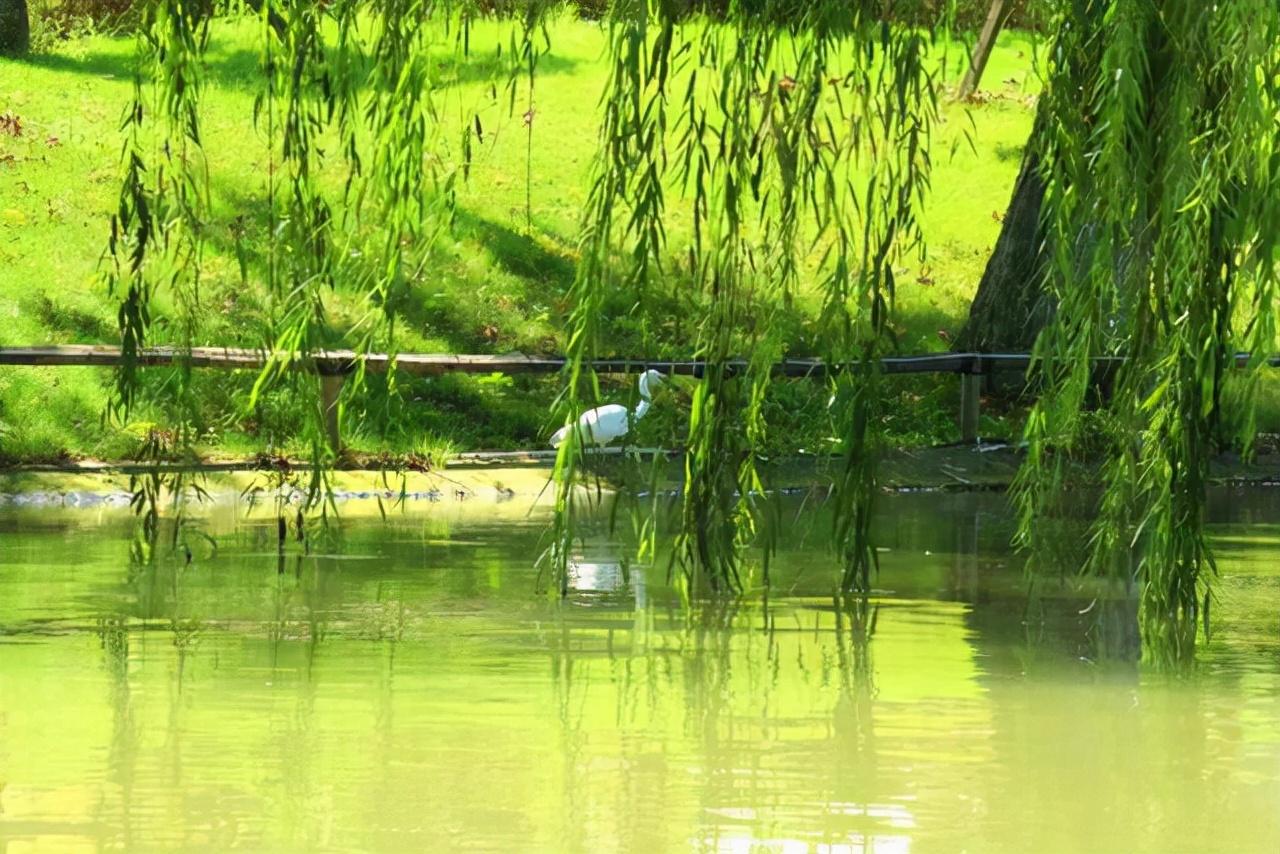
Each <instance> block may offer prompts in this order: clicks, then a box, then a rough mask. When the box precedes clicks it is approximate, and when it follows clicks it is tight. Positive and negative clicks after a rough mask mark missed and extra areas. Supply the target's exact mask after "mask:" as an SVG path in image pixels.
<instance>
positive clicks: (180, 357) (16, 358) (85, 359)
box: [0, 344, 1280, 448]
mask: <svg viewBox="0 0 1280 854" xmlns="http://www.w3.org/2000/svg"><path fill="white" fill-rule="evenodd" d="M271 356H272V354H270V353H268V352H266V351H263V350H246V349H233V348H228V347H193V348H192V349H191V350H190V351H186V350H182V349H180V348H176V347H150V348H147V349H145V350H143V351H142V352H141V353H139V354H138V357H137V362H138V364H141V365H147V366H158V367H163V366H175V365H181V364H190V365H191V367H193V368H215V369H222V370H258V369H260V368H262V367H263V366H265V365H266V364H267V363H268V362H269V361H270V360H271ZM1249 358H1250V356H1249V354H1247V353H1240V354H1237V356H1236V364H1237V366H1239V367H1243V366H1244V365H1246V364H1247V363H1248V361H1249ZM392 359H393V357H392V356H390V355H388V354H385V353H367V354H360V353H357V352H355V351H353V350H324V351H316V352H313V353H310V354H308V355H307V356H305V357H293V358H289V357H286V358H284V359H283V360H282V361H283V363H284V364H285V365H286V366H287V367H288V368H290V369H295V370H305V371H312V372H314V373H316V374H318V375H319V376H320V383H321V392H322V401H323V405H324V408H325V414H326V427H327V430H328V433H329V440H330V442H332V443H333V446H334V447H335V448H337V447H340V444H341V437H340V436H339V433H338V408H337V404H338V396H339V395H340V394H341V392H342V382H343V378H344V377H345V376H346V375H347V374H350V373H352V372H353V371H355V370H356V369H357V367H358V366H360V365H361V364H363V365H364V368H365V370H367V371H372V372H375V373H383V372H385V371H386V370H387V369H388V366H389V365H390V364H391V362H392ZM123 361H124V358H123V356H122V354H121V352H120V348H119V347H114V346H105V345H97V344H94V345H81V344H73V345H63V346H47V347H0V366H5V365H46V366H64V367H72V366H80V367H116V366H118V365H120V364H121V363H122V362H123ZM394 361H395V365H396V369H397V370H399V371H403V372H404V373H407V374H413V375H416V376H438V375H441V374H449V373H463V374H493V373H499V374H554V373H557V372H559V371H560V370H562V369H563V368H564V366H565V360H564V359H562V358H560V357H557V356H525V355H521V354H518V353H517V354H512V355H502V356H474V355H450V354H439V353H400V354H398V355H396V356H395V357H394ZM1121 361H1122V360H1121V359H1119V358H1114V357H1100V358H1097V359H1095V360H1094V366H1095V370H1096V371H1098V372H1100V374H1102V375H1105V374H1107V373H1109V372H1111V371H1113V370H1114V369H1115V368H1116V367H1117V366H1119V364H1120V363H1121ZM1031 362H1032V359H1031V355H1030V354H1029V353H934V354H929V355H923V356H891V357H887V358H884V359H881V360H880V368H881V370H883V371H884V372H885V373H887V374H957V375H959V377H960V415H959V423H960V433H961V436H962V438H963V439H964V440H965V441H972V440H973V439H975V438H977V436H978V418H979V414H980V411H979V406H980V396H981V391H982V378H983V377H984V376H987V375H989V374H994V373H999V372H1007V371H1020V372H1026V370H1027V369H1028V368H1029V367H1030V366H1031ZM1267 364H1269V365H1270V366H1271V367H1280V356H1272V357H1270V358H1268V359H1267ZM747 365H748V363H747V361H746V360H745V359H740V360H732V361H730V362H728V363H726V367H727V368H728V369H729V370H731V371H743V370H746V368H747ZM591 366H592V368H594V369H595V371H596V372H597V373H602V374H636V373H641V372H643V371H647V370H655V371H660V372H661V373H664V374H684V375H687V376H695V377H696V376H701V375H702V374H703V372H704V371H705V370H706V367H707V363H706V362H702V361H665V360H651V359H598V360H595V361H593V362H591ZM856 366H857V363H850V364H828V363H826V362H823V361H822V360H820V359H786V360H783V361H781V362H777V363H775V364H774V366H773V370H774V373H775V374H776V375H778V376H784V377H795V378H822V377H826V376H827V375H828V374H829V373H831V372H833V371H844V370H849V369H850V368H852V367H856Z"/></svg>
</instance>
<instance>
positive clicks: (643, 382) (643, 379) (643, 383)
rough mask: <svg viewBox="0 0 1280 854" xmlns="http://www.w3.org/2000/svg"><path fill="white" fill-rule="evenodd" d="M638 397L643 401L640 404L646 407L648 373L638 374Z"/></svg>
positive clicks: (647, 401) (647, 400)
mask: <svg viewBox="0 0 1280 854" xmlns="http://www.w3.org/2000/svg"><path fill="white" fill-rule="evenodd" d="M640 398H641V400H643V403H642V404H641V405H642V406H645V407H648V405H649V375H648V374H641V375H640Z"/></svg>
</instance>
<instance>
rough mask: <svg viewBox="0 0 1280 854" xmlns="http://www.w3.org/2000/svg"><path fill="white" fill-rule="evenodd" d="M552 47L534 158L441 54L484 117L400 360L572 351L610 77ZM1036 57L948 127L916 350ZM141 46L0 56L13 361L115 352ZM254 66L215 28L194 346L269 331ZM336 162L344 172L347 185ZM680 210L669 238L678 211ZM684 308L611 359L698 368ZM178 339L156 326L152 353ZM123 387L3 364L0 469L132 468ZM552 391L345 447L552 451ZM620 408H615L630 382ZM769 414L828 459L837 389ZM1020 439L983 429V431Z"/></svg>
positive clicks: (456, 387) (266, 419)
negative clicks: (261, 263) (593, 167)
mask: <svg viewBox="0 0 1280 854" xmlns="http://www.w3.org/2000/svg"><path fill="white" fill-rule="evenodd" d="M486 39H487V40H488V41H487V43H490V44H492V43H497V42H498V41H500V40H505V35H504V33H503V32H501V31H500V28H499V27H497V26H496V25H494V26H492V27H490V28H489V29H488V30H482V31H481V32H480V33H478V34H477V35H476V36H475V37H474V43H475V44H481V45H483V44H485V43H486ZM551 45H552V47H551V52H550V53H549V54H548V55H547V56H546V57H544V58H543V60H542V65H541V70H540V75H541V76H540V78H539V81H538V86H537V96H536V99H535V107H536V110H535V118H534V122H533V139H532V147H531V151H532V162H531V163H528V162H527V161H526V143H527V139H526V135H525V133H526V132H525V129H524V127H523V123H522V120H521V115H520V114H521V113H522V112H523V109H522V107H517V109H516V110H515V115H511V113H510V112H509V110H508V108H507V105H506V102H505V99H504V98H501V97H500V98H499V99H498V100H497V101H494V99H493V98H492V95H491V92H490V87H491V86H492V83H493V79H494V69H493V67H492V66H493V63H492V61H491V60H487V59H485V58H484V54H483V52H479V53H477V54H476V59H475V60H474V61H473V63H471V64H466V65H457V64H451V61H450V60H449V58H448V57H446V56H442V57H441V58H440V62H439V65H438V71H439V73H440V74H441V75H442V77H443V78H444V79H446V80H449V81H451V84H450V88H451V89H452V90H454V94H456V95H457V101H458V102H459V103H462V102H467V101H473V102H475V103H484V104H488V106H487V107H485V109H484V110H483V111H482V117H483V120H484V125H485V129H486V134H485V142H484V144H483V145H482V146H481V147H480V148H479V149H478V150H477V151H476V161H475V164H474V166H473V168H472V170H471V174H470V178H469V180H468V181H467V182H466V183H465V184H464V185H462V186H461V188H460V191H459V198H458V211H457V217H456V223H455V226H454V228H453V230H452V231H451V232H450V233H449V234H447V235H446V236H445V238H444V241H443V244H442V246H441V252H440V262H439V264H438V265H437V266H436V267H435V268H433V269H432V270H431V272H430V276H429V277H428V278H427V279H426V280H425V281H423V282H422V283H420V286H419V287H416V288H415V289H414V292H413V293H412V294H411V295H410V298H409V299H408V300H407V302H406V304H404V305H403V306H401V309H402V313H403V317H404V319H405V322H403V323H402V324H401V325H400V328H399V333H398V335H399V337H398V341H397V344H398V346H399V348H400V349H401V350H405V351H428V352H472V353H503V352H511V351H521V352H526V353H554V352H558V351H559V350H560V348H561V346H562V341H561V336H560V330H561V329H562V328H563V322H564V317H565V315H566V313H567V311H568V309H569V306H568V304H567V302H566V299H565V295H566V292H567V289H568V287H569V283H570V282H571V280H572V278H573V273H574V264H575V240H576V235H577V232H578V225H579V219H578V217H579V210H580V208H581V205H582V202H583V200H584V197H585V193H586V188H587V177H588V171H589V168H590V164H591V159H592V156H593V154H594V151H595V147H596V139H597V137H596V127H597V112H596V111H595V109H594V106H595V104H596V102H597V99H598V97H599V93H600V91H601V88H602V86H603V84H604V82H605V79H606V74H607V68H606V64H605V62H604V56H603V54H604V47H605V43H604V37H603V32H602V30H601V29H600V27H599V25H597V24H592V23H586V22H580V21H570V20H564V21H561V22H559V23H558V24H556V25H555V27H554V28H553V32H552V34H551ZM1032 50H1033V44H1032V42H1031V40H1030V38H1029V37H1024V36H1021V35H1020V34H1018V33H1006V34H1005V35H1004V36H1003V37H1002V40H1001V42H1000V44H999V46H998V48H997V50H996V52H995V54H994V56H993V58H992V60H991V64H990V67H989V68H988V71H987V77H986V88H987V89H988V90H989V91H988V92H986V93H984V97H983V98H982V99H981V102H980V103H977V104H974V105H971V106H967V107H960V106H954V105H947V106H946V107H945V109H944V119H945V121H944V123H943V124H942V126H941V127H940V129H939V130H940V132H939V133H938V134H937V135H936V137H935V141H934V148H935V150H934V152H933V156H934V161H935V175H934V189H933V194H932V199H931V203H930V206H929V209H928V213H927V216H926V228H927V236H928V240H929V253H930V254H929V259H928V261H927V262H926V263H924V264H918V265H912V266H910V267H907V268H903V269H901V270H899V271H897V272H898V276H897V278H898V281H899V282H900V283H902V284H901V286H900V292H899V312H900V315H899V316H900V324H899V329H898V330H897V331H898V337H899V341H900V346H901V348H902V350H903V351H904V352H926V351H932V350H944V349H946V348H947V337H948V336H949V335H951V334H954V333H955V332H956V331H957V330H958V328H959V326H960V325H961V324H962V322H963V320H964V317H965V315H966V312H967V308H968V302H969V299H970V298H971V296H972V293H973V289H974V288H975V286H976V283H977V281H978V279H979V277H980V275H981V272H982V269H983V266H984V264H985V261H986V257H987V253H988V252H989V249H990V247H991V245H992V243H993V242H994V240H995V237H996V234H997V233H998V230H999V227H1000V223H999V219H1000V217H1001V215H1002V212H1003V210H1004V207H1005V205H1006V204H1007V202H1008V197H1009V192H1010V189H1011V187H1012V183H1013V179H1014V176H1015V173H1016V170H1017V166H1018V161H1019V157H1020V153H1021V146H1022V144H1023V142H1024V141H1025V137H1026V134H1027V132H1028V130H1029V128H1030V124H1031V112H1032V107H1031V94H1032V93H1033V92H1034V90H1035V86H1036V83H1035V76H1034V74H1033V71H1032V63H1031V58H1030V57H1031V51H1032ZM132 52H133V42H132V40H131V39H128V38H112V37H107V36H92V37H88V38H83V39H78V40H75V41H70V42H64V43H62V44H60V45H59V46H58V48H57V49H56V50H54V51H52V52H46V53H41V54H36V55H34V56H31V57H30V58H28V59H26V60H23V61H20V62H19V61H0V114H3V115H8V116H11V117H12V118H13V121H11V122H8V123H6V124H5V125H4V127H0V321H2V322H0V346H17V345H28V344H45V343H103V342H106V343H109V342H112V341H113V340H115V336H116V323H115V305H114V303H113V301H112V300H111V299H109V297H108V295H107V293H106V290H105V287H104V285H103V284H102V281H101V278H100V276H99V273H98V264H99V259H100V257H101V255H102V252H103V249H104V247H105V245H106V239H107V233H108V221H109V216H110V213H111V211H112V210H113V209H114V207H115V205H116V202H117V194H118V191H119V171H120V170H119V153H120V137H119V133H118V126H119V121H120V115H121V110H122V109H123V107H124V105H125V103H126V102H127V99H128V97H129V93H130V87H131V57H132ZM940 56H941V53H940ZM948 56H949V58H950V65H951V68H950V69H949V72H948V73H949V76H950V77H951V78H952V79H956V78H957V77H958V71H957V69H958V68H960V65H961V63H962V62H963V58H964V54H963V51H962V50H961V49H959V47H956V48H954V49H952V50H950V51H949V52H948ZM257 61H258V60H257V55H256V52H255V48H254V42H253V39H252V32H251V30H250V28H249V26H248V25H247V24H245V23H243V22H235V21H224V22H219V23H218V24H217V25H216V26H215V27H214V31H213V40H212V46H211V49H210V54H209V69H208V81H209V89H208V93H207V96H206V98H205V122H206V124H205V137H206V148H207V150H208V151H210V152H212V153H213V157H212V158H211V159H210V162H209V167H210V178H211V187H212V193H213V203H214V210H213V215H212V217H211V220H210V221H209V222H208V223H207V227H208V231H207V238H208V255H207V258H206V262H205V268H204V272H203V284H202V300H203V302H204V305H205V306H206V309H207V311H206V317H205V319H204V322H203V325H202V328H201V330H200V333H199V335H200V339H201V340H200V342H199V343H203V344H210V345H232V346H257V345H259V344H260V343H261V341H262V340H263V330H264V328H265V325H266V317H265V313H266V307H265V298H264V294H263V292H262V289H261V288H260V287H258V286H256V285H255V284H254V282H255V272H256V269H257V268H256V265H257V262H258V260H259V259H260V258H261V257H262V255H263V253H264V251H265V244H266V242H267V240H269V235H267V234H265V233H264V231H263V229H261V228H260V227H258V226H260V225H261V220H262V204H261V198H262V194H263V192H264V181H265V178H264V174H265V172H266V169H267V166H268V164H267V162H266V146H265V144H264V137H263V135H262V134H261V133H258V132H255V131H254V130H253V124H252V119H251V116H252V113H253V102H254V98H255V95H256V75H257V71H256V63H257ZM6 128H7V130H6ZM969 136H971V137H972V141H973V145H972V147H971V146H970V145H969V142H968V139H967V137H969ZM337 168H338V167H337V164H336V163H335V165H334V175H333V176H332V178H333V180H335V181H336V180H337V179H338V175H337ZM527 178H528V184H526V179H527ZM526 200H528V201H529V203H530V204H529V210H528V211H527V212H526ZM671 207H672V213H671V226H670V227H671V233H672V234H673V235H675V236H676V237H677V238H678V236H679V235H680V233H681V212H680V210H679V203H678V201H675V200H673V203H672V205H671ZM526 214H527V215H528V217H527V216H526ZM676 242H677V240H676V239H673V243H676ZM246 267H247V276H242V273H243V272H244V271H245V270H246ZM258 280H260V279H258ZM363 299H364V298H363V296H362V295H361V294H360V293H359V291H358V290H357V289H356V288H351V289H349V290H348V289H345V288H343V287H342V286H341V285H340V286H339V287H338V288H337V290H336V291H335V292H333V293H332V294H330V295H329V296H328V298H327V303H326V312H327V315H328V318H329V322H330V337H329V340H328V342H327V343H328V344H329V345H330V346H350V345H351V344H352V343H353V342H354V340H355V336H356V326H357V324H358V321H359V318H360V317H361V316H362V313H363V312H364V311H365V310H366V308H367V306H366V305H365V304H364V303H363ZM159 307H160V309H161V313H163V309H164V306H163V304H161V305H160V306H159ZM672 309H673V310H672V311H671V312H669V314H668V315H667V316H666V318H665V319H664V320H663V321H662V323H659V324H657V326H656V329H657V331H656V332H654V330H653V327H651V328H650V330H649V333H648V334H647V336H645V337H644V344H643V346H644V348H645V351H644V352H643V353H642V352H641V350H640V349H639V348H640V347H641V346H642V343H641V341H642V336H641V334H640V330H639V328H638V325H639V324H638V321H637V319H636V318H635V317H634V316H633V315H631V314H628V313H627V312H626V311H624V310H620V311H618V312H617V313H616V314H613V315H611V316H610V317H609V318H608V320H607V328H608V335H607V336H606V339H607V340H608V341H609V342H610V344H611V346H613V347H615V348H616V349H615V350H614V352H613V353H608V354H602V355H640V354H643V355H650V356H671V357H681V356H687V355H688V352H687V349H686V348H687V346H688V341H689V339H690V335H689V330H688V328H687V323H688V320H687V318H685V319H683V320H682V318H681V314H680V311H678V310H676V309H675V306H674V305H673V306H672ZM802 310H803V309H802ZM682 323H684V324H686V325H685V326H682ZM803 324H804V318H803V317H799V318H798V319H797V329H798V330H800V331H798V332H797V336H796V337H797V345H796V349H797V351H802V349H803V344H802V342H801V339H802V338H803V332H802V327H803ZM166 334H167V333H166V330H165V328H164V326H163V324H161V325H160V326H159V327H158V328H157V330H156V338H157V340H163V339H164V338H165V337H166ZM165 379H166V378H165V375H164V372H163V371H156V372H153V375H152V377H151V379H150V380H149V382H150V383H151V384H152V385H151V387H152V388H159V386H160V385H161V384H162V383H163V382H164V381H165ZM111 382H112V378H111V374H110V372H108V371H104V370H99V369H88V368H85V369H66V368H62V369H52V368H12V369H0V459H8V460H35V459H57V458H65V457H77V456H92V457H100V458H119V457H126V456H128V455H129V454H130V453H132V451H133V449H134V448H135V447H136V445H137V442H138V440H139V437H140V436H141V435H142V434H143V432H145V431H144V429H143V428H144V427H145V423H146V422H147V421H148V420H149V419H157V420H158V419H159V418H160V416H159V415H157V414H156V413H155V412H154V411H152V410H149V409H148V406H147V404H146V403H145V401H144V404H143V406H142V407H141V409H140V410H139V420H140V422H141V423H140V424H135V425H131V426H127V427H117V426H114V425H109V424H104V422H103V419H102V412H103V410H104V406H105V403H106V400H107V396H108V392H109V389H110V386H111ZM198 383H199V393H200V395H201V398H202V400H204V402H205V403H204V409H203V412H202V419H203V421H202V424H201V428H202V431H203V435H204V437H205V438H204V442H203V446H204V448H205V449H206V450H207V451H208V452H210V453H217V454H221V455H235V454H251V453H257V452H260V451H263V450H269V449H270V450H288V440H287V439H285V438H283V437H285V436H287V435H289V433H290V426H291V419H292V418H294V417H295V414H294V413H293V408H294V407H293V402H292V401H290V400H289V399H288V398H287V396H284V395H276V396H274V397H272V398H271V399H269V400H267V401H266V402H265V403H264V404H263V405H262V406H260V407H258V408H257V409H255V410H254V411H252V412H248V411H247V410H246V401H247V397H248V391H249V389H250V387H251V384H252V377H250V376H247V375H246V376H238V375H237V376H228V375H225V374H221V373H218V374H211V373H206V374H204V375H202V376H200V377H199V378H198ZM554 389H555V380H554V378H504V377H481V378H462V377H457V378H453V377H446V378H439V379H432V380H418V381H406V382H404V383H403V385H402V389H401V391H400V393H399V394H398V395H397V396H395V397H393V398H392V397H388V398H386V399H385V400H384V401H382V403H384V404H385V405H386V406H395V407H399V408H404V409H407V410H408V414H409V418H408V419H407V420H408V421H409V422H410V423H411V424H412V425H413V427H412V428H410V429H407V430H406V429H404V428H402V427H391V426H390V425H391V424H392V421H391V420H390V419H386V418H382V417H380V415H379V411H378V410H379V407H378V406H374V407H371V408H370V410H369V411H367V412H364V413H361V414H360V415H359V417H357V418H353V419H351V423H349V424H348V425H347V428H348V430H347V435H348V438H349V440H350V442H351V443H352V445H353V446H355V447H356V448H357V449H361V450H367V451H375V450H381V449H387V450H391V451H412V450H415V449H422V448H439V447H440V446H441V445H449V446H452V447H456V448H461V449H475V448H511V449H514V448H528V447H539V446H541V445H543V444H544V443H545V437H546V435H547V434H548V432H549V429H548V428H549V426H550V425H549V424H548V423H547V414H546V404H547V402H548V400H549V399H550V396H551V395H552V394H553V393H554ZM892 389H893V391H894V395H895V398H894V401H893V404H892V406H891V407H890V410H889V412H888V414H887V416H886V418H887V422H888V423H887V426H888V428H889V430H890V432H891V434H892V435H893V436H894V437H895V438H896V439H897V440H898V441H900V442H902V443H904V444H915V443H929V442H938V441H946V440H948V439H952V438H955V437H956V434H955V432H954V430H955V428H954V426H953V420H954V410H955V400H956V395H957V389H956V385H955V383H954V379H953V378H939V379H931V378H922V379H912V380H904V381H898V380H895V381H894V382H893V384H892ZM607 392H608V393H611V394H614V395H617V396H621V395H622V394H623V392H622V390H621V387H620V386H618V385H613V386H610V387H609V388H608V389H607ZM774 397H775V400H774V402H773V407H774V410H775V415H776V419H775V423H777V424H778V425H780V429H779V430H777V431H776V432H777V434H778V436H779V439H778V441H779V444H780V446H782V447H786V448H791V449H794V448H807V449H810V450H815V449H816V450H821V449H822V448H823V442H824V439H825V433H826V431H825V426H824V425H825V418H824V417H823V411H824V406H825V402H826V392H825V390H824V389H823V388H822V387H821V386H819V385H817V384H807V383H804V382H797V383H780V384H779V386H778V388H777V389H776V390H775V392H774ZM659 403H660V405H659V406H658V407H656V408H655V410H654V415H653V416H652V417H651V418H649V419H647V420H646V422H645V423H644V425H643V430H644V432H645V435H644V436H642V440H644V441H647V442H653V443H674V442H677V441H678V439H679V436H680V432H681V426H682V416H681V412H682V405H681V404H682V401H681V399H680V397H679V395H678V394H673V395H671V396H670V397H668V398H667V399H666V400H665V401H661V400H660V401H659ZM664 403H665V405H662V404H664ZM402 420H403V419H397V420H396V423H399V422H401V421H402ZM1009 429H1010V426H1009V425H1007V424H1001V423H989V424H987V425H985V432H987V433H997V434H998V433H1007V432H1008V431H1009Z"/></svg>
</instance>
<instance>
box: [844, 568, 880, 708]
mask: <svg viewBox="0 0 1280 854" xmlns="http://www.w3.org/2000/svg"><path fill="white" fill-rule="evenodd" d="M833 603H834V605H835V615H836V655H837V656H838V657H839V661H840V687H841V690H842V692H843V693H844V695H845V696H846V697H848V698H850V699H853V698H858V699H860V700H861V699H866V700H869V699H870V698H871V697H872V696H874V694H875V673H874V670H873V669H872V666H871V638H872V636H873V635H874V634H875V631H876V620H877V619H878V618H879V616H880V604H879V603H878V602H877V603H873V602H872V601H871V599H870V598H869V597H868V596H867V595H866V594H865V593H842V594H837V595H836V596H835V597H834V600H833Z"/></svg>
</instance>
